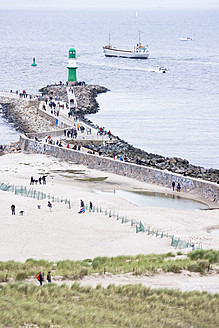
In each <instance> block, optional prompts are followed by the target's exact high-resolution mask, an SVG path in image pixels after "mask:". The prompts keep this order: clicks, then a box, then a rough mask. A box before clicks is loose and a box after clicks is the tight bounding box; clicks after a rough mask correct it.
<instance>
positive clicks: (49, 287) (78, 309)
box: [0, 250, 219, 328]
mask: <svg viewBox="0 0 219 328" xmlns="http://www.w3.org/2000/svg"><path fill="white" fill-rule="evenodd" d="M218 261H219V251H215V250H208V251H204V250H197V251H193V252H191V253H188V254H187V256H185V255H183V254H181V253H180V252H179V253H178V256H177V257H176V256H174V255H173V254H171V253H168V254H162V255H155V254H151V255H138V256H134V257H131V256H118V257H115V258H107V257H99V258H95V259H93V260H91V259H86V260H84V261H69V260H65V261H59V262H48V261H45V260H40V261H35V260H33V259H29V260H27V261H26V262H25V263H19V262H13V261H8V262H0V277H1V281H2V282H3V281H5V282H6V283H2V284H0V327H19V328H20V327H53V328H55V327H77V328H80V327H83V328H87V327H88V328H94V327H95V328H96V327H103V328H111V327H120V328H122V327H149V328H187V327H188V328H193V327H195V328H205V327H206V328H215V327H217V325H218V322H219V311H218V309H219V294H215V295H211V294H208V293H207V292H202V293H200V292H186V293H182V292H180V291H177V290H167V289H157V290H152V289H150V288H148V287H143V286H142V285H126V286H115V285H109V286H108V287H107V288H103V287H102V286H101V285H97V287H96V288H92V287H82V286H80V285H79V284H78V283H77V282H75V283H74V284H73V285H72V286H71V287H68V286H66V285H64V284H63V285H61V286H58V285H56V284H53V283H51V284H45V285H43V286H39V285H37V286H36V285H33V284H30V283H27V282H25V281H22V280H25V279H26V278H31V277H34V278H36V275H37V273H38V272H39V271H44V272H45V273H46V272H47V271H49V270H50V271H52V276H53V277H54V276H55V275H57V276H62V277H63V279H66V278H69V279H78V278H79V277H83V276H85V275H88V274H91V273H94V272H99V273H101V274H103V272H104V270H106V271H108V272H111V273H114V274H117V273H126V272H132V273H133V274H142V273H145V272H148V271H150V272H153V273H156V272H157V271H159V270H160V269H162V270H163V271H173V272H180V271H181V270H182V269H187V270H190V271H196V272H197V271H198V272H201V273H202V274H205V272H206V271H207V270H208V269H209V264H211V266H212V267H214V268H216V267H217V263H218ZM9 280H10V281H11V282H9Z"/></svg>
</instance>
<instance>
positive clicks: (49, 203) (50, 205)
mask: <svg viewBox="0 0 219 328" xmlns="http://www.w3.org/2000/svg"><path fill="white" fill-rule="evenodd" d="M47 206H48V207H49V209H50V211H51V210H52V203H51V202H50V201H49V200H48V204H47Z"/></svg>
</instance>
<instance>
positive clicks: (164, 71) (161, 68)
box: [158, 67, 167, 73]
mask: <svg viewBox="0 0 219 328" xmlns="http://www.w3.org/2000/svg"><path fill="white" fill-rule="evenodd" d="M158 71H159V72H160V73H166V72H167V68H165V67H159V70H158Z"/></svg>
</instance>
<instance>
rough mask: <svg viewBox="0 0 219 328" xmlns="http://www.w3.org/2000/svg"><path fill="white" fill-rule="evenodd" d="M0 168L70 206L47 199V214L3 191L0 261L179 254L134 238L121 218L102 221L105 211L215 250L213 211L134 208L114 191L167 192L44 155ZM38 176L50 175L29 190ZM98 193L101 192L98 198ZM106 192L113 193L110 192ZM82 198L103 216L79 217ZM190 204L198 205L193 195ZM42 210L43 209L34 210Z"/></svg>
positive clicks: (4, 162)
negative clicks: (67, 200) (48, 203)
mask: <svg viewBox="0 0 219 328" xmlns="http://www.w3.org/2000/svg"><path fill="white" fill-rule="evenodd" d="M0 162H1V179H2V181H5V182H6V183H9V184H13V185H15V186H21V185H22V186H23V187H26V188H27V189H31V188H32V189H34V190H37V191H40V192H44V193H47V194H48V193H49V194H50V195H51V197H52V195H54V196H55V197H59V199H65V198H68V199H70V200H71V208H69V206H68V204H65V203H64V202H57V201H52V203H53V208H52V211H50V210H49V209H48V208H47V200H46V199H42V200H40V199H39V200H37V199H34V198H31V197H24V196H21V195H19V194H18V195H15V194H13V193H11V192H7V191H0V206H1V209H2V217H1V226H2V229H1V238H0V240H1V245H0V246H1V247H0V249H1V251H0V259H1V260H2V261H6V260H17V261H25V260H26V259H28V258H35V259H42V258H44V259H47V260H61V259H66V258H69V259H70V260H83V259H85V258H95V257H98V256H108V257H112V256H119V255H137V254H141V253H142V254H151V253H157V254H162V253H168V252H173V253H176V252H178V251H179V250H180V249H179V248H175V247H174V246H171V239H170V238H160V237H156V236H155V235H148V234H147V233H145V232H140V233H136V231H135V225H134V226H132V225H131V224H130V223H123V224H122V221H121V219H120V220H117V219H116V217H113V216H112V217H109V216H108V215H107V216H106V215H105V210H107V211H108V213H109V211H111V213H115V214H117V213H118V215H119V216H120V217H122V216H124V217H127V218H130V219H134V220H137V221H141V222H142V223H143V224H144V225H145V227H148V228H150V230H152V231H159V232H164V233H168V234H169V235H175V236H176V237H177V238H180V239H181V240H185V241H191V243H193V244H195V245H196V247H197V248H199V247H202V248H204V249H210V248H214V249H219V240H218V238H217V236H216V235H213V234H212V233H210V232H211V231H212V229H215V228H217V227H218V209H217V210H191V209H190V210H187V209H174V208H165V207H160V208H159V207H144V206H137V205H136V204H134V203H133V202H130V201H129V200H126V199H125V198H121V196H117V195H115V194H114V192H113V190H128V191H131V192H133V191H136V190H141V191H151V192H159V193H163V194H166V193H170V194H171V191H170V189H169V190H168V188H165V187H161V186H157V185H151V184H148V183H145V182H142V181H137V180H135V179H131V178H128V177H123V176H118V175H115V174H112V173H106V172H101V171H97V170H94V169H88V168H87V167H85V166H82V165H78V164H73V163H71V162H64V161H61V160H60V159H57V158H52V157H51V156H47V155H40V154H31V155H30V154H29V153H28V154H26V153H13V154H6V155H5V156H1V157H0ZM42 174H46V175H47V184H46V185H39V184H38V185H34V186H31V185H30V184H29V181H30V180H29V179H30V176H34V178H37V177H39V176H40V175H42ZM106 177H107V179H104V180H103V179H101V178H106ZM96 190H101V191H102V192H101V194H100V193H97V192H96ZM104 191H105V192H106V193H105V192H104ZM109 191H111V193H110V194H109V193H107V192H109ZM9 195H10V197H9ZM183 196H184V194H182V197H183ZM51 199H53V198H51ZM80 199H83V200H84V201H85V203H89V201H92V202H93V205H94V206H96V207H99V208H102V209H103V212H102V213H100V211H99V212H97V211H96V212H93V213H90V212H89V211H86V212H85V214H78V210H79V205H80V204H79V203H80ZM190 199H193V200H197V198H195V197H191V198H190ZM13 203H14V204H15V206H16V215H15V216H12V215H11V213H10V206H11V204H13ZM206 203H208V204H209V205H211V204H210V203H209V202H206ZM39 204H40V205H41V208H40V209H38V207H37V205H39ZM21 210H23V211H24V215H23V216H21V215H20V214H19V211H21ZM36 223H37V224H36ZM190 250H192V249H191V247H189V248H183V249H182V252H183V253H185V252H188V251H190Z"/></svg>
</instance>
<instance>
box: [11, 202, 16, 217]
mask: <svg viewBox="0 0 219 328" xmlns="http://www.w3.org/2000/svg"><path fill="white" fill-rule="evenodd" d="M11 214H12V215H15V205H14V204H12V205H11Z"/></svg>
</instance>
